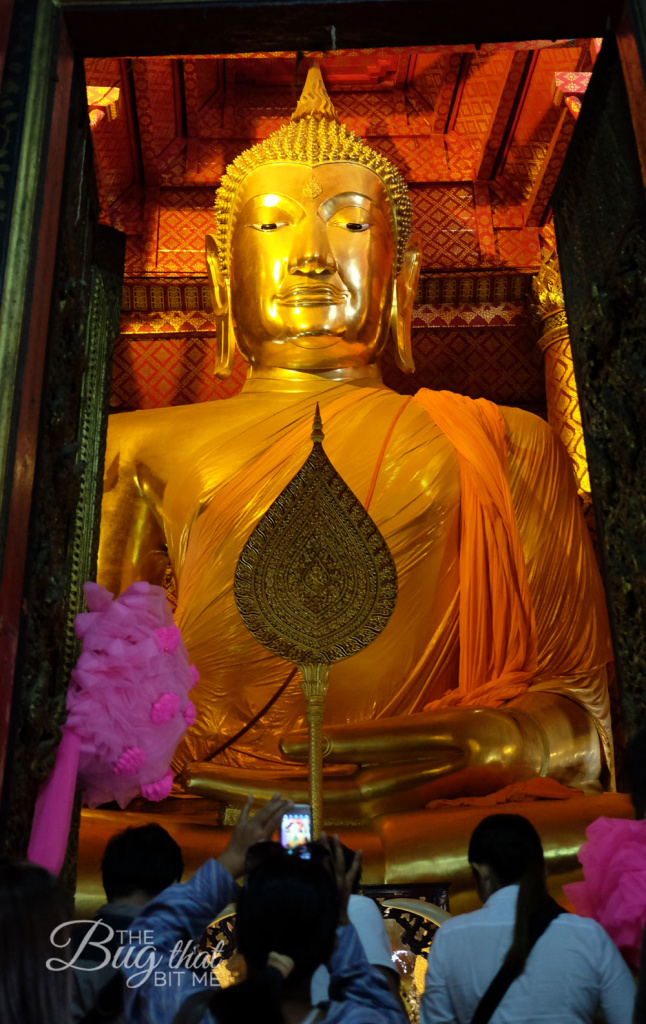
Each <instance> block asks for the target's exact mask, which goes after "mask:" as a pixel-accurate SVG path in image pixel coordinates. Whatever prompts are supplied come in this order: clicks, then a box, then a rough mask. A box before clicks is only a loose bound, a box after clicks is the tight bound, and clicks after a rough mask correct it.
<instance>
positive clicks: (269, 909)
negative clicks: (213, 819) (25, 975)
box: [123, 796, 406, 1024]
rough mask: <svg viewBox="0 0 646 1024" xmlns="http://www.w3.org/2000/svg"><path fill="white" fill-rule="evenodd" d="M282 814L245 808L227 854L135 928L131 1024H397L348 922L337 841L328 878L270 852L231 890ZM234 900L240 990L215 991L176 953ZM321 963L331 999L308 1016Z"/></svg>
mask: <svg viewBox="0 0 646 1024" xmlns="http://www.w3.org/2000/svg"><path fill="white" fill-rule="evenodd" d="M290 807H291V804H290V802H289V801H285V800H281V799H280V797H279V796H275V797H273V798H272V799H271V800H270V801H269V802H268V803H267V804H266V805H265V806H264V807H263V808H262V809H261V810H259V811H258V813H257V814H256V815H255V816H254V817H253V818H250V817H249V811H250V808H251V798H249V800H248V801H247V804H246V805H245V808H244V810H243V812H242V814H241V816H240V820H239V822H238V824H237V825H236V827H235V829H234V830H233V833H232V835H231V839H230V841H229V845H228V846H227V848H226V850H225V851H224V853H223V854H222V855H221V856H220V857H219V858H218V859H217V860H209V861H207V863H206V864H204V865H203V866H202V867H201V868H200V869H199V870H198V871H197V872H196V873H195V874H194V875H193V877H192V878H191V879H190V880H189V881H188V882H186V883H184V884H177V885H172V886H170V888H168V889H166V890H165V891H164V892H162V893H161V894H160V895H159V896H157V897H156V898H155V899H154V900H153V901H152V902H151V903H149V904H148V906H147V907H146V908H145V909H144V911H143V912H142V914H141V915H140V916H139V917H138V918H137V919H136V921H135V922H134V923H133V925H132V933H133V934H132V938H133V941H132V942H131V943H130V944H129V946H128V947H127V948H126V950H125V961H126V962H125V964H124V966H123V970H124V973H125V974H126V977H127V987H126V997H125V1002H126V1011H127V1017H128V1020H129V1022H130V1024H171V1022H172V1021H175V1022H176V1024H214V1022H215V1024H227V1022H228V1021H232V1020H236V1021H238V1022H240V1024H242V1022H244V1024H255V1021H257V1022H258V1024H274V1022H275V1024H404V1022H405V1019H406V1018H405V1016H404V1014H403V1012H402V1010H401V1007H400V1005H398V1003H397V1000H396V999H395V997H394V996H393V995H392V994H391V992H390V991H389V988H388V984H387V982H386V981H385V979H384V978H383V976H382V975H381V974H380V972H379V971H378V970H377V969H376V968H375V967H373V966H372V965H371V964H369V963H368V961H367V960H366V957H365V953H364V951H363V947H362V945H361V941H360V940H359V937H358V935H357V933H356V931H355V929H354V927H353V926H352V925H351V924H350V922H349V920H348V916H347V903H348V897H349V894H350V892H351V889H352V884H353V881H354V878H355V877H356V875H357V873H358V871H359V866H360V857H359V856H358V855H357V857H356V858H355V862H354V864H353V865H352V867H351V869H350V871H349V872H346V870H345V864H344V858H343V852H342V850H341V847H340V844H339V843H338V840H336V839H334V840H332V841H331V842H330V843H329V849H330V854H331V869H330V868H329V867H326V866H324V865H323V864H321V863H319V862H318V859H317V858H313V859H312V860H311V861H307V860H302V859H300V858H298V857H294V856H291V855H288V854H287V853H284V852H283V851H280V852H279V853H280V855H278V851H277V855H276V856H271V857H263V858H262V859H261V862H260V863H257V864H256V866H255V867H254V868H253V869H252V870H251V871H250V872H249V873H248V875H247V877H246V879H245V883H244V888H243V890H242V892H240V890H239V889H238V887H237V885H236V881H235V880H236V879H237V878H240V877H241V876H242V875H243V873H244V871H245V863H246V858H247V851H248V850H249V848H250V847H252V846H256V844H258V843H260V842H262V841H267V840H269V839H270V838H271V836H272V835H273V833H274V832H275V830H276V829H277V827H278V825H279V823H280V819H281V817H282V815H283V814H284V813H285V811H286V810H288V809H289V808H290ZM236 899H237V900H238V912H237V924H236V933H237V939H238V946H239V948H240V951H241V952H242V953H243V955H244V957H245V960H246V963H247V981H246V982H243V983H242V984H240V985H238V986H235V987H233V988H231V989H226V990H219V989H217V988H212V987H211V985H212V983H213V981H212V979H213V975H212V972H211V971H209V970H208V969H206V970H202V971H199V970H198V971H195V970H193V969H191V967H190V966H188V965H187V963H185V962H183V960H182V956H181V950H182V946H183V944H185V943H186V942H189V943H190V941H191V940H197V939H199V938H200V936H201V935H202V934H203V933H204V931H205V929H206V927H207V925H208V924H210V923H211V922H212V921H213V920H214V918H215V917H216V916H217V914H218V913H219V912H220V911H221V910H223V909H224V907H226V906H227V905H228V904H229V903H230V902H232V901H233V900H236ZM185 948H186V947H185ZM326 960H327V966H328V970H329V972H330V989H329V999H328V1000H327V1001H326V1002H325V1003H323V1004H321V1005H320V1006H313V1005H312V1003H311V998H310V987H311V979H312V975H313V974H314V971H315V970H316V968H317V967H318V966H319V964H320V963H322V962H324V961H326Z"/></svg>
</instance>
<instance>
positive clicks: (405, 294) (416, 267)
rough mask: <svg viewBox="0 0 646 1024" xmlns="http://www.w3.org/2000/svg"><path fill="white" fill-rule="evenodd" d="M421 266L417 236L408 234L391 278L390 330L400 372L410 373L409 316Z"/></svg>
mask: <svg viewBox="0 0 646 1024" xmlns="http://www.w3.org/2000/svg"><path fill="white" fill-rule="evenodd" d="M421 269H422V249H421V245H420V240H419V235H417V234H415V235H411V236H410V238H409V239H408V245H407V246H406V251H405V253H404V258H403V260H402V265H401V268H400V271H399V273H398V275H397V277H396V278H395V287H394V291H393V305H392V314H391V320H390V329H391V333H392V336H393V341H394V342H395V361H396V363H397V365H398V367H399V368H400V370H403V371H404V373H414V372H415V363H414V362H413V352H412V348H411V326H410V325H411V319H412V316H413V303H414V302H415V295H416V293H417V285H418V283H419V275H420V271H421Z"/></svg>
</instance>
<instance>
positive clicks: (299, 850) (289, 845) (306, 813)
mask: <svg viewBox="0 0 646 1024" xmlns="http://www.w3.org/2000/svg"><path fill="white" fill-rule="evenodd" d="M311 841H312V811H311V809H310V807H309V806H308V805H307V804H296V805H295V806H294V807H293V809H292V810H291V811H290V812H289V814H283V817H282V819H281V822H280V843H281V846H284V847H285V849H286V850H289V852H290V853H295V854H296V855H297V856H298V857H303V858H305V859H309V856H310V851H309V850H308V849H307V844H308V843H311Z"/></svg>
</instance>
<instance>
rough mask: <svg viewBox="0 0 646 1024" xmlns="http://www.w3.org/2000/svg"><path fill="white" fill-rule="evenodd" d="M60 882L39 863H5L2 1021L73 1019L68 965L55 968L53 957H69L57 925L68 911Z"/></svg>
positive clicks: (33, 1023) (1, 871)
mask: <svg viewBox="0 0 646 1024" xmlns="http://www.w3.org/2000/svg"><path fill="white" fill-rule="evenodd" d="M67 911H68V908H67V904H66V900H65V896H64V894H63V892H62V890H61V889H60V888H59V885H58V882H57V881H56V879H55V878H54V876H53V875H50V873H49V871H46V870H45V868H41V867H39V866H38V865H36V864H27V863H12V862H10V861H3V862H0V1020H1V1021H2V1024H43V1022H44V1021H46V1022H47V1024H68V1022H69V1021H70V1019H71V1018H70V990H69V974H70V972H69V970H63V971H53V970H49V969H48V967H47V961H48V960H49V959H50V958H56V959H61V960H62V959H64V958H65V950H64V949H61V948H59V947H61V946H63V944H64V941H65V939H64V936H62V935H61V934H60V933H59V936H58V938H57V940H56V942H57V945H52V943H51V941H50V936H51V933H52V932H53V930H54V929H55V928H56V927H58V926H59V925H61V924H63V923H64V922H65V921H66V920H67V919H68V918H69V917H71V914H68V912H67Z"/></svg>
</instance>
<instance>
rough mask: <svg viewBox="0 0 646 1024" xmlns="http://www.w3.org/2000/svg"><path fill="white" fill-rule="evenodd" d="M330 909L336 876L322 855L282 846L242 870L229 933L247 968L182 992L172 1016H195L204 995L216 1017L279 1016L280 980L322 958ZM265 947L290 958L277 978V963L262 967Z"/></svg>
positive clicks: (335, 910) (267, 1019)
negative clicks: (233, 977)
mask: <svg viewBox="0 0 646 1024" xmlns="http://www.w3.org/2000/svg"><path fill="white" fill-rule="evenodd" d="M274 845H277V844H274ZM261 852H262V851H261ZM338 915H339V895H338V891H337V888H336V882H335V879H334V877H333V876H332V874H331V873H330V871H329V870H328V869H327V868H326V867H325V866H324V865H323V864H322V863H318V862H316V861H315V860H304V859H302V858H301V857H295V856H290V855H289V854H287V853H285V852H284V851H283V852H282V855H280V854H278V853H277V854H276V855H274V856H268V857H266V858H265V859H264V860H262V861H261V862H260V863H258V864H257V866H255V867H254V868H253V869H252V870H251V871H250V872H249V874H248V875H247V879H246V881H245V885H244V888H243V889H242V891H241V892H240V894H239V896H238V903H237V913H236V934H237V940H238V949H239V951H240V952H241V953H242V955H243V956H244V958H245V961H246V964H247V968H248V972H249V973H248V978H247V980H246V981H243V982H241V983H240V984H239V985H232V986H230V987H229V988H226V989H221V990H219V991H216V992H214V993H213V994H212V995H210V996H209V995H207V994H206V993H204V994H201V996H200V997H197V996H194V997H191V998H190V999H188V1000H186V1002H185V1003H184V1005H183V1006H182V1008H181V1009H180V1011H179V1012H178V1014H177V1015H176V1017H175V1020H174V1024H193V1022H194V1021H198V1020H199V1021H201V1020H202V1016H203V1014H204V1011H205V1009H206V1005H207V1000H208V1009H209V1010H210V1011H211V1013H212V1014H213V1016H214V1017H215V1019H216V1020H217V1021H219V1022H220V1024H229V1022H231V1024H239V1022H242V1021H256V1020H258V1021H260V1020H262V1022H263V1024H283V1020H284V1018H283V1013H282V1009H281V995H282V991H283V988H289V987H290V986H291V985H292V984H294V983H296V982H298V981H299V980H302V979H304V978H307V977H309V976H311V975H312V974H313V973H314V971H315V970H316V968H317V967H318V966H319V964H322V963H325V962H326V961H327V960H328V959H329V957H330V956H331V954H332V950H333V948H334V938H335V932H336V925H337V921H338ZM271 952H275V953H283V954H285V955H286V956H289V957H291V959H292V960H293V961H294V969H293V971H292V972H291V973H290V974H289V975H288V977H287V978H286V979H285V981H284V982H283V980H282V978H281V976H280V974H279V972H278V971H277V970H275V969H274V968H272V967H267V960H268V957H269V954H270V953H271ZM192 1002H194V1005H190V1004H191V1003H192Z"/></svg>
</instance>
